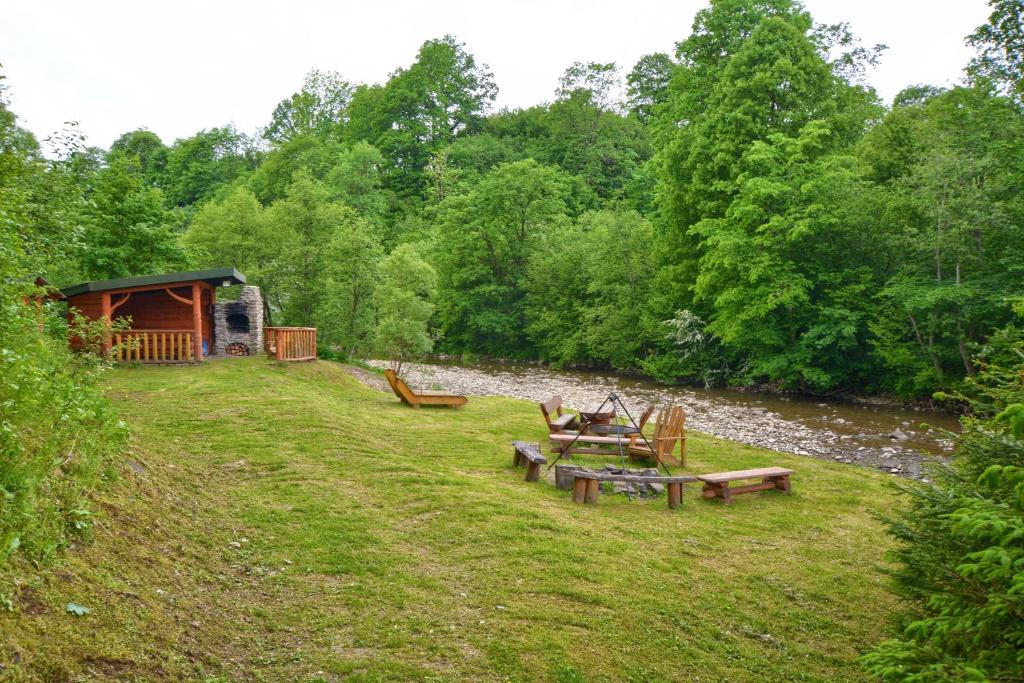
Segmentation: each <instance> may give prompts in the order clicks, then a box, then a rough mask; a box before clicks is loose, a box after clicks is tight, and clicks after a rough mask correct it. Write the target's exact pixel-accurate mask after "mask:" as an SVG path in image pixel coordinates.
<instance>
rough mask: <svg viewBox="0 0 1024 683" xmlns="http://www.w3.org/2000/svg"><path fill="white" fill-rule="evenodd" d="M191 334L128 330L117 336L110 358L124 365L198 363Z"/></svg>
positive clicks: (115, 336) (178, 331) (170, 331)
mask: <svg viewBox="0 0 1024 683" xmlns="http://www.w3.org/2000/svg"><path fill="white" fill-rule="evenodd" d="M192 334H193V332H192V330H125V331H124V332H117V333H114V335H113V338H112V339H111V341H112V342H113V346H112V347H111V349H110V354H111V356H112V357H113V358H114V360H118V361H122V362H131V361H137V362H139V363H191V362H193V361H195V351H194V350H193V349H194V346H193V344H192Z"/></svg>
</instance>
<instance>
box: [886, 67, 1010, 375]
mask: <svg viewBox="0 0 1024 683" xmlns="http://www.w3.org/2000/svg"><path fill="white" fill-rule="evenodd" d="M869 143H870V144H869V145H868V147H867V149H868V150H869V151H870V155H869V156H868V157H867V158H869V159H870V160H871V161H872V162H873V163H875V164H876V166H877V167H878V168H880V169H881V170H879V171H876V172H875V174H874V175H875V176H876V177H880V178H884V179H885V181H886V182H885V184H884V191H885V192H886V194H887V201H886V203H885V206H886V213H887V215H886V220H887V222H888V223H889V224H891V225H895V226H898V230H897V235H898V239H897V241H895V242H894V243H893V245H892V246H893V248H894V249H895V250H896V252H897V253H899V254H901V257H902V258H901V261H900V264H899V267H898V268H897V269H896V270H895V271H894V272H893V273H892V274H891V276H890V278H889V279H888V281H887V282H886V283H885V286H884V288H883V289H882V291H881V293H880V296H881V300H882V301H883V302H884V303H885V305H884V306H883V307H882V309H881V310H880V311H879V313H880V315H879V316H878V323H877V324H876V335H877V336H878V338H879V341H878V343H877V345H876V348H877V352H878V354H879V356H880V357H881V358H882V359H883V361H884V362H885V364H886V365H888V366H889V367H890V368H892V369H893V370H895V371H896V372H897V373H898V376H900V377H902V378H904V384H903V385H902V386H900V387H899V390H900V391H903V392H905V393H912V392H920V391H926V390H931V389H934V388H936V387H943V386H948V385H949V384H950V383H951V382H955V381H957V380H959V379H960V378H961V377H963V376H964V375H971V374H973V373H974V372H975V368H974V366H973V363H972V362H971V356H972V355H974V353H975V352H976V351H977V349H978V348H979V346H980V345H981V344H982V343H984V341H985V339H986V338H987V337H988V335H990V334H992V333H993V332H994V331H995V330H997V329H998V328H999V327H1000V326H1001V325H1003V324H1004V323H1005V322H1006V320H1007V319H1008V316H1009V306H1008V304H1007V303H1006V300H1005V297H1006V295H1007V294H1008V293H1016V292H1017V291H1019V282H1020V278H1021V274H1022V273H1024V260H1022V258H1021V255H1020V250H1018V249H1015V248H1014V247H1013V246H1011V245H1014V244H1016V243H1018V242H1019V241H1020V239H1021V226H1022V225H1024V207H1022V206H1021V204H1020V201H1019V197H1020V188H1021V183H1022V182H1024V177H1022V175H1021V173H1020V172H1019V171H1018V170H1017V168H1016V166H1015V164H1016V163H1017V162H1016V160H1017V159H1019V158H1020V156H1021V154H1024V118H1022V116H1021V113H1020V110H1019V109H1018V108H1017V107H1016V106H1015V105H1014V104H1013V103H1011V102H1010V101H1008V100H1007V99H1005V98H1002V97H998V96H994V95H993V94H992V93H990V92H989V91H988V89H987V88H982V87H976V88H955V89H953V90H951V91H948V92H946V93H943V94H940V95H934V96H932V97H929V98H928V99H926V100H924V101H923V102H921V103H920V104H914V105H912V106H908V107H903V108H899V109H896V110H894V111H893V112H891V113H890V114H889V115H888V116H887V117H886V119H885V120H884V121H883V123H882V124H881V125H880V126H878V127H877V129H876V131H872V136H871V137H870V139H869ZM894 160H895V161H894Z"/></svg>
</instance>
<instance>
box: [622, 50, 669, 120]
mask: <svg viewBox="0 0 1024 683" xmlns="http://www.w3.org/2000/svg"><path fill="white" fill-rule="evenodd" d="M674 69H675V62H673V61H672V58H671V57H669V56H668V55H667V54H665V53H664V52H654V53H652V54H649V55H644V56H643V57H641V58H640V61H638V62H637V63H636V65H635V66H634V67H633V70H632V71H630V72H629V75H628V76H626V86H627V87H626V106H627V108H628V109H629V111H630V112H632V113H633V115H634V116H636V117H637V119H639V120H640V122H641V123H645V124H646V123H647V122H648V121H650V119H651V116H652V115H653V114H654V109H655V107H657V106H658V105H660V104H662V103H663V102H665V100H666V99H668V86H669V82H670V81H671V80H672V71H673V70H674Z"/></svg>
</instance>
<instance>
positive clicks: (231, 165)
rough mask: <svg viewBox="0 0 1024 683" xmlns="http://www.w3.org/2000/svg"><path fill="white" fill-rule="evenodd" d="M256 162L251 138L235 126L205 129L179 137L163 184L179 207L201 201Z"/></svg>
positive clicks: (173, 148)
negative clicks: (188, 135) (189, 135)
mask: <svg viewBox="0 0 1024 683" xmlns="http://www.w3.org/2000/svg"><path fill="white" fill-rule="evenodd" d="M254 162H255V158H254V155H253V152H252V149H251V146H250V142H249V140H248V138H246V136H245V135H243V134H241V133H239V132H238V131H236V130H235V129H234V128H233V127H232V126H225V127H224V128H211V129H209V130H201V131H199V132H198V133H196V134H195V135H193V136H192V137H190V138H185V139H183V140H175V142H174V144H173V145H172V146H171V149H170V152H169V153H168V155H167V170H166V174H165V177H164V180H163V182H162V184H161V187H162V188H163V190H164V192H165V193H166V196H167V200H168V201H169V202H170V203H171V204H173V205H175V206H190V205H193V204H198V203H200V202H202V201H205V200H207V199H209V198H210V197H212V196H213V194H214V192H216V191H217V189H218V188H219V187H221V186H222V185H225V184H227V183H229V182H231V181H233V180H234V179H236V178H238V177H239V176H240V175H242V174H243V173H244V172H246V171H248V170H251V169H252V168H253V167H254V165H255V163H254Z"/></svg>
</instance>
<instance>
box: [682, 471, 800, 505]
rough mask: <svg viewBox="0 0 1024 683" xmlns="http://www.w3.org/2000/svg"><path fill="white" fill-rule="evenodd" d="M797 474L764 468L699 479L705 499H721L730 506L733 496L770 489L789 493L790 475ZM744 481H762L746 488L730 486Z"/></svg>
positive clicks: (747, 485) (700, 476)
mask: <svg viewBox="0 0 1024 683" xmlns="http://www.w3.org/2000/svg"><path fill="white" fill-rule="evenodd" d="M795 473H796V470H788V469H786V468H785V467H762V468H760V469H755V470H738V471H736V472H716V473H714V474H699V475H697V478H698V479H700V480H701V481H702V482H704V497H705V498H721V499H722V500H723V501H724V502H725V504H726V505H728V504H730V503H732V496H733V494H740V493H751V492H753V491H767V490H769V489H777V490H779V491H785V492H788V491H789V490H790V484H789V475H791V474H795ZM743 479H760V480H761V483H760V484H746V485H744V486H730V485H729V484H730V483H732V482H734V481H740V480H743Z"/></svg>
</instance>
